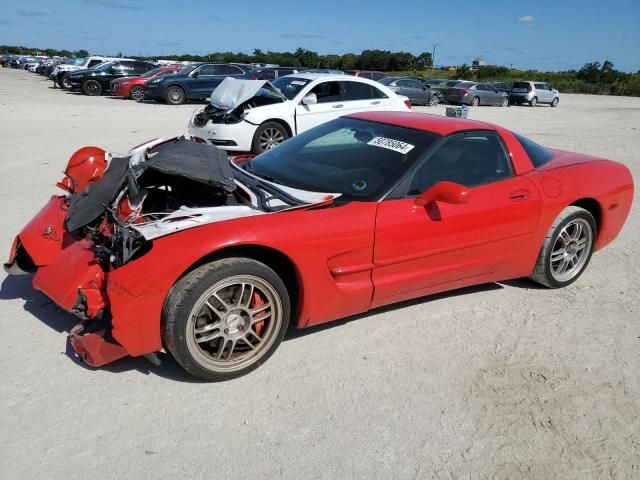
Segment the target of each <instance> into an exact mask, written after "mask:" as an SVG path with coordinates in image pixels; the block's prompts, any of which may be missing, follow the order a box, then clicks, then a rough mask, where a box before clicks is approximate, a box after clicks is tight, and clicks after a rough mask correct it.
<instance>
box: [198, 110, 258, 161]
mask: <svg viewBox="0 0 640 480" xmlns="http://www.w3.org/2000/svg"><path fill="white" fill-rule="evenodd" d="M197 114H198V112H196V113H194V115H193V117H192V118H191V121H190V122H189V127H188V132H189V135H191V136H192V137H197V138H201V139H203V140H209V141H210V142H211V143H213V144H214V145H216V146H217V147H220V148H222V149H224V150H228V151H233V152H248V151H250V150H251V143H252V142H253V136H254V135H255V133H256V130H257V129H258V126H257V125H253V124H252V123H249V122H247V121H246V120H242V121H240V122H239V123H230V124H226V123H213V122H212V121H211V120H208V121H207V123H205V124H204V125H203V126H200V127H199V126H197V125H196V123H195V121H194V118H195V116H196V115H197Z"/></svg>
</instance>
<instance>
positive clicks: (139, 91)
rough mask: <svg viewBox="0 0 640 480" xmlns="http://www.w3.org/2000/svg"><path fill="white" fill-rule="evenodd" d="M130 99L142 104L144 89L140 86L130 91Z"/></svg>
mask: <svg viewBox="0 0 640 480" xmlns="http://www.w3.org/2000/svg"><path fill="white" fill-rule="evenodd" d="M129 98H130V99H131V100H135V101H136V102H141V101H142V100H144V88H142V87H139V86H136V87H133V88H132V89H131V90H130V91H129Z"/></svg>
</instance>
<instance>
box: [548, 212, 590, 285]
mask: <svg viewBox="0 0 640 480" xmlns="http://www.w3.org/2000/svg"><path fill="white" fill-rule="evenodd" d="M592 243H593V230H592V228H591V224H590V223H589V222H588V221H587V220H585V219H582V218H576V219H575V220H572V221H571V222H569V223H567V224H566V225H565V226H564V228H563V229H562V230H560V233H559V234H558V236H557V237H556V240H555V242H554V244H553V247H552V249H551V255H550V256H549V262H550V267H551V268H550V271H551V276H552V277H553V278H554V280H556V281H558V282H567V281H569V280H571V279H572V278H573V277H575V276H576V275H578V274H579V273H580V272H581V271H582V267H583V266H584V264H585V263H586V262H587V260H588V258H589V252H590V251H591V244H592Z"/></svg>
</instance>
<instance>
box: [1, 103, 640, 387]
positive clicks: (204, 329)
mask: <svg viewBox="0 0 640 480" xmlns="http://www.w3.org/2000/svg"><path fill="white" fill-rule="evenodd" d="M65 173H66V176H65V177H64V178H63V180H62V181H61V182H60V183H59V184H58V186H59V187H61V188H62V189H63V190H65V194H64V195H58V196H53V197H52V198H51V199H50V200H49V202H48V203H47V204H46V205H45V206H44V208H43V209H42V210H41V211H40V212H39V213H38V214H37V215H36V216H35V217H34V218H33V219H32V220H31V222H29V224H28V225H27V226H26V227H25V228H24V229H23V230H22V231H21V232H20V234H19V235H18V236H17V238H16V239H15V242H14V245H13V248H12V250H11V254H10V257H9V261H8V262H7V263H6V265H5V268H6V269H7V271H8V272H9V273H13V274H18V273H31V274H33V286H34V287H35V288H36V289H39V290H41V291H42V292H44V293H45V294H46V295H47V296H49V297H50V298H51V299H52V300H53V301H54V302H55V303H56V304H58V305H59V306H60V307H62V308H64V309H65V310H67V311H68V312H72V313H74V314H76V315H78V316H79V317H81V318H82V321H81V323H79V324H78V326H77V327H75V328H74V329H73V330H72V331H71V334H70V337H71V343H72V345H73V348H74V349H75V350H76V352H77V353H78V354H79V356H81V357H82V358H83V359H84V360H85V361H86V362H87V363H88V364H90V365H93V366H100V365H104V364H106V363H108V362H112V361H114V360H116V359H118V358H121V357H124V356H125V355H133V356H142V355H144V356H147V357H149V358H150V359H152V360H153V359H157V357H156V355H155V352H158V351H160V350H162V349H163V348H164V349H166V350H167V351H168V352H169V353H170V354H171V355H173V357H175V359H176V360H177V361H178V363H179V364H180V365H182V366H183V367H184V368H185V369H186V370H187V371H189V372H190V373H192V374H193V375H195V376H197V377H200V378H203V379H207V380H223V379H227V378H232V377H235V376H238V375H242V374H244V373H247V372H249V371H251V370H253V369H254V368H256V367H257V366H259V365H260V364H261V363H263V362H264V361H265V360H267V358H268V357H269V356H270V355H271V354H272V353H273V352H274V350H275V349H276V348H277V347H278V345H279V343H280V342H281V340H282V338H283V336H284V334H285V331H286V329H287V327H288V326H289V325H293V326H295V327H308V326H311V325H317V324H319V323H323V322H328V321H331V320H334V319H337V318H341V317H345V316H349V315H354V314H357V313H361V312H366V311H367V310H370V309H372V308H375V307H379V306H381V305H387V304H390V303H393V302H398V301H400V300H405V299H409V298H414V297H419V296H423V295H427V294H431V293H435V292H441V291H444V290H450V289H455V288H460V287H464V286H468V285H472V284H478V283H484V282H491V281H500V280H507V279H513V278H518V277H527V276H528V277H531V278H532V279H533V280H535V281H537V282H539V283H541V284H543V285H545V286H547V287H551V288H557V287H563V286H566V285H568V284H570V283H572V282H573V281H575V280H576V279H577V278H578V277H579V276H580V275H581V273H582V272H583V271H584V269H585V268H586V267H587V264H588V263H589V259H590V257H591V254H592V252H594V251H597V250H599V249H601V248H602V247H604V246H605V245H607V244H608V243H609V242H611V241H612V240H613V239H614V238H615V237H616V236H617V235H618V233H619V232H620V229H621V228H622V226H623V224H624V222H625V219H626V218H627V215H628V213H629V210H630V208H631V201H632V196H633V181H632V178H631V174H630V172H629V170H628V169H627V168H626V167H625V166H623V165H621V164H618V163H615V162H612V161H609V160H604V159H600V158H595V157H591V156H587V155H580V154H575V153H569V152H564V151H560V150H549V149H546V148H544V147H541V146H539V145H537V144H535V143H534V142H532V141H530V140H528V139H526V138H524V137H521V136H519V135H516V134H514V133H512V132H510V131H508V130H505V129H503V128H501V127H498V126H495V125H490V124H486V123H482V122H477V121H471V120H462V119H454V118H446V117H440V116H433V115H424V114H417V113H397V112H396V113H394V112H376V113H362V114H357V115H351V116H347V117H342V118H339V119H336V120H333V121H331V122H328V123H325V124H323V125H320V126H318V127H316V128H313V129H311V130H309V131H307V132H305V133H303V134H301V135H299V136H297V137H295V138H293V139H290V140H288V141H287V142H285V143H283V144H282V145H280V146H278V147H277V148H274V149H272V150H268V151H267V152H265V153H263V154H261V155H259V156H257V157H254V158H251V157H236V158H234V159H231V161H229V159H228V158H227V156H226V154H225V153H224V152H222V151H221V150H218V149H217V148H216V147H214V146H213V145H210V144H207V143H203V142H198V141H195V140H192V139H189V138H177V139H171V140H155V141H152V142H150V143H148V144H145V145H142V146H140V147H137V148H134V149H132V150H131V151H130V152H129V153H128V154H127V155H126V156H125V157H122V158H121V157H114V156H111V155H109V154H107V153H105V152H104V151H103V150H101V149H98V148H95V147H85V148H84V149H81V150H79V151H78V152H76V153H75V154H74V155H73V156H72V157H71V159H70V160H69V164H68V166H67V169H66V172H65Z"/></svg>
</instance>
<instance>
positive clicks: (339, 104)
mask: <svg viewBox="0 0 640 480" xmlns="http://www.w3.org/2000/svg"><path fill="white" fill-rule="evenodd" d="M342 107H344V105H343V104H342V103H338V104H336V105H334V106H333V108H342Z"/></svg>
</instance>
